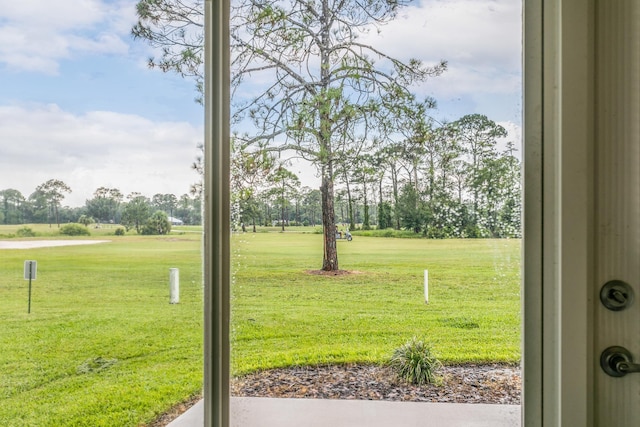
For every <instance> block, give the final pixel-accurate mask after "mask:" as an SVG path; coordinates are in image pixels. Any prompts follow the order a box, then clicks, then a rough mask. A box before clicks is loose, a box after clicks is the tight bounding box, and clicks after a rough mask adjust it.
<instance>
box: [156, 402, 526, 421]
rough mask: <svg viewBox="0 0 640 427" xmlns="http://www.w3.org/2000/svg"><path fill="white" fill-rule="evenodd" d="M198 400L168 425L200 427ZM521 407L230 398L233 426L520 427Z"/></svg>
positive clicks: (201, 418) (200, 406) (202, 411)
mask: <svg viewBox="0 0 640 427" xmlns="http://www.w3.org/2000/svg"><path fill="white" fill-rule="evenodd" d="M203 425H204V405H203V402H202V401H200V402H198V403H197V404H196V405H194V406H193V407H192V408H191V409H190V410H189V411H187V412H185V413H184V414H183V415H182V416H181V417H180V418H178V419H176V420H174V421H173V422H171V423H170V424H169V425H168V427H201V426H203ZM520 425H521V424H520V405H487V404H461V403H421V402H388V401H374V400H322V399H275V398H260V397H234V398H231V427H326V426H331V427H359V426H366V427H389V426H393V427H425V426H435V427H518V426H520Z"/></svg>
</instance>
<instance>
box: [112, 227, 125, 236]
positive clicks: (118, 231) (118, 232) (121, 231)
mask: <svg viewBox="0 0 640 427" xmlns="http://www.w3.org/2000/svg"><path fill="white" fill-rule="evenodd" d="M113 234H115V235H116V236H124V234H125V231H124V228H122V227H118V228H116V231H114V232H113Z"/></svg>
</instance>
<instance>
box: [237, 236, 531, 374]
mask: <svg viewBox="0 0 640 427" xmlns="http://www.w3.org/2000/svg"><path fill="white" fill-rule="evenodd" d="M233 242H234V250H233V260H234V271H235V273H234V275H233V285H232V307H233V309H232V313H233V314H232V341H233V346H232V358H233V363H232V365H233V371H234V373H235V374H236V375H240V374H243V373H247V372H251V371H254V370H259V369H268V368H271V367H276V366H290V365H315V364H329V363H349V362H361V363H385V362H386V361H387V360H388V359H389V358H390V357H391V354H392V352H393V350H394V349H395V348H397V347H399V346H400V345H401V344H403V343H404V342H406V341H407V340H409V339H410V338H412V337H413V336H416V337H418V338H420V339H424V340H426V341H428V342H430V343H431V344H432V345H433V347H434V351H435V353H436V355H437V356H438V357H439V358H440V360H441V361H443V362H444V363H449V364H453V363H463V362H513V363H515V362H518V361H519V360H520V273H519V272H520V241H519V240H423V239H420V240H416V239H393V238H365V237H355V238H354V240H353V241H352V242H346V241H339V242H338V251H339V261H340V267H341V268H342V269H346V270H349V271H351V274H348V275H338V276H318V275H314V274H310V273H309V272H308V270H312V269H316V270H317V269H319V267H320V265H321V260H322V236H320V235H300V234H295V233H279V234H260V233H256V234H252V233H248V234H244V235H237V236H235V238H234V241H233ZM425 269H427V270H428V271H429V294H430V295H429V304H425V301H424V270H425Z"/></svg>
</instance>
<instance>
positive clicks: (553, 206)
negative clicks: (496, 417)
mask: <svg viewBox="0 0 640 427" xmlns="http://www.w3.org/2000/svg"><path fill="white" fill-rule="evenodd" d="M593 16H594V15H593V2H592V1H591V0H586V1H584V0H583V1H580V0H525V26H524V27H525V44H524V52H525V54H524V62H525V68H524V69H525V74H524V106H525V107H524V124H525V126H524V127H525V132H524V141H525V142H524V150H525V174H524V175H525V179H524V182H525V183H524V194H525V196H524V198H525V209H524V212H525V221H524V224H525V225H524V236H525V238H524V257H523V260H524V274H523V278H524V280H523V281H524V286H523V327H524V332H523V336H524V340H523V341H524V351H523V361H524V363H523V366H524V401H523V403H524V407H523V419H524V425H525V426H527V427H531V426H545V427H546V426H590V425H592V422H593V405H592V390H593V339H592V336H593V309H592V306H591V304H592V299H591V296H592V295H593V292H592V289H593V283H592V280H593V272H592V270H593V268H592V265H593V262H592V261H593V259H592V258H593V257H592V249H591V248H592V246H593V233H592V230H593V215H592V212H593V206H594V205H593V176H594V168H593V154H592V153H593V141H594V137H593V134H594V125H593V107H592V106H593V86H594V84H593V71H592V70H593V25H592V24H593Z"/></svg>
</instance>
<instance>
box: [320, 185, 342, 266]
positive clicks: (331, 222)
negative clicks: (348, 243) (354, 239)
mask: <svg viewBox="0 0 640 427" xmlns="http://www.w3.org/2000/svg"><path fill="white" fill-rule="evenodd" d="M330 176H331V175H330V174H324V176H323V177H322V186H321V187H320V192H321V193H322V228H323V234H324V255H323V259H322V269H323V270H324V271H337V270H338V250H337V247H336V222H335V213H334V210H333V181H332V179H331V178H330Z"/></svg>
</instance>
